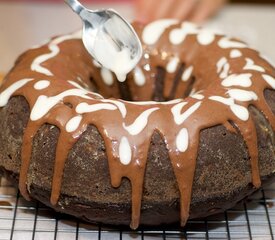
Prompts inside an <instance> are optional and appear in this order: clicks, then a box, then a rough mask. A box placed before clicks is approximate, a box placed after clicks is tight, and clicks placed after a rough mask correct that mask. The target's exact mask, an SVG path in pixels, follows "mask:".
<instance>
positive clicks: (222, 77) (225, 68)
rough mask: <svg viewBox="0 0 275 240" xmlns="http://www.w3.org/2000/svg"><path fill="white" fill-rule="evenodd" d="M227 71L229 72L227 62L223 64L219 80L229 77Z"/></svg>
mask: <svg viewBox="0 0 275 240" xmlns="http://www.w3.org/2000/svg"><path fill="white" fill-rule="evenodd" d="M229 71H230V65H229V63H228V62H227V63H226V64H224V66H223V70H222V72H221V74H220V78H221V79H224V78H227V77H228V75H229Z"/></svg>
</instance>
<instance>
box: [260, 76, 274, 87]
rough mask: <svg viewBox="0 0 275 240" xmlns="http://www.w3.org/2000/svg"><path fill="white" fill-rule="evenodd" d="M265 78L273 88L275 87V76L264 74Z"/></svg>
mask: <svg viewBox="0 0 275 240" xmlns="http://www.w3.org/2000/svg"><path fill="white" fill-rule="evenodd" d="M262 76H263V79H264V80H265V81H266V82H267V83H268V84H269V85H270V86H271V87H272V88H273V89H275V78H274V77H272V76H270V75H267V74H263V75H262Z"/></svg>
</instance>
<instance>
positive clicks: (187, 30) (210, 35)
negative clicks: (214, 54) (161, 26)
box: [169, 22, 216, 45]
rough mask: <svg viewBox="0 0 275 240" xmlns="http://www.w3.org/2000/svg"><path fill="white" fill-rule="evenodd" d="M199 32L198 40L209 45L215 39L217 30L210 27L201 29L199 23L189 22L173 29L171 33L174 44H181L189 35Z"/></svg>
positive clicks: (170, 38)
mask: <svg viewBox="0 0 275 240" xmlns="http://www.w3.org/2000/svg"><path fill="white" fill-rule="evenodd" d="M191 34H197V36H196V37H197V41H198V43H199V44H201V45H209V44H211V43H212V42H214V40H215V34H216V33H215V32H214V31H213V30H210V29H207V30H205V29H199V28H198V26H197V25H195V24H193V23H189V22H184V23H182V24H181V27H180V28H176V29H173V30H172V31H171V32H170V34H169V40H170V42H171V43H172V44H175V45H177V44H181V43H182V42H183V41H184V40H185V38H186V37H187V36H188V35H191Z"/></svg>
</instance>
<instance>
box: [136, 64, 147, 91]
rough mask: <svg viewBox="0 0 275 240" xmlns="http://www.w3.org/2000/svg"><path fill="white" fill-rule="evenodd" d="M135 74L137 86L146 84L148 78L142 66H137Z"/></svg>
mask: <svg viewBox="0 0 275 240" xmlns="http://www.w3.org/2000/svg"><path fill="white" fill-rule="evenodd" d="M133 75H134V81H135V83H136V85H137V86H139V87H141V86H143V85H144V84H145V82H146V79H145V76H144V74H143V72H142V70H141V68H140V67H135V69H134V72H133Z"/></svg>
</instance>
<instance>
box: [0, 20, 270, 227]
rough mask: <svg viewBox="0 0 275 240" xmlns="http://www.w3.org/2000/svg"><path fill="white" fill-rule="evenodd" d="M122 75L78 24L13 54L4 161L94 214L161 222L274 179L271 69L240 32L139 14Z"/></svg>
mask: <svg viewBox="0 0 275 240" xmlns="http://www.w3.org/2000/svg"><path fill="white" fill-rule="evenodd" d="M133 26H134V28H135V30H136V32H137V33H138V35H139V37H140V39H141V41H142V43H143V51H144V55H143V58H142V59H141V61H140V63H139V64H138V66H136V68H135V69H134V70H133V71H132V72H131V73H130V74H128V76H127V80H126V81H125V82H123V83H121V82H118V81H116V79H115V76H114V74H112V73H111V72H110V71H108V70H107V69H104V68H101V67H100V66H99V65H98V64H97V63H96V62H95V61H93V60H92V59H91V58H90V56H89V55H88V53H87V52H86V50H85V48H84V47H83V44H82V42H81V40H80V34H79V33H74V34H71V35H65V36H60V37H56V38H53V39H52V40H51V41H50V42H49V43H47V44H45V45H43V46H40V47H37V48H33V49H31V50H28V51H27V52H25V53H24V54H22V55H21V56H20V57H19V58H18V59H17V61H16V63H15V66H14V67H13V68H12V70H11V71H10V72H9V73H8V75H7V76H6V77H5V79H4V83H3V84H2V86H1V89H0V92H1V93H0V106H1V110H0V124H1V126H2V131H1V133H0V142H1V144H0V169H1V173H2V174H4V175H5V176H8V177H9V178H11V179H13V180H14V181H15V182H18V184H19V189H20V192H21V194H22V195H23V196H24V197H25V198H26V199H30V198H34V199H37V200H39V201H41V202H42V203H44V204H46V205H48V206H50V207H52V208H54V209H55V210H56V211H60V212H64V213H68V214H71V215H74V216H76V217H79V218H82V219H84V220H87V221H90V222H102V223H105V224H115V225H120V224H123V225H128V224H130V225H131V227H132V228H134V229H135V228H137V227H138V226H139V224H144V225H160V224H170V223H175V222H180V223H181V225H185V223H186V221H187V220H188V219H189V218H196V217H203V216H207V215H210V214H214V213H217V212H221V211H223V210H225V209H227V208H229V207H232V206H233V205H234V204H236V202H238V201H240V200H241V199H243V198H245V197H246V196H247V195H249V194H251V193H252V192H254V191H255V190H256V189H258V188H259V187H260V186H261V184H265V183H268V182H269V181H271V180H272V179H273V178H274V169H275V155H274V129H275V119H274V113H275V93H274V89H275V78H274V77H275V69H274V67H273V66H272V65H271V64H269V63H268V62H267V61H266V60H265V59H264V58H262V57H261V56H260V54H259V53H258V52H257V51H255V50H253V49H251V48H250V47H249V46H247V45H246V44H245V43H244V42H242V41H239V40H237V39H232V38H229V37H227V36H224V35H221V34H219V33H215V32H214V31H211V30H206V29H204V28H200V27H197V26H195V25H193V24H191V23H188V22H183V23H181V22H178V21H176V20H173V19H165V20H159V21H156V22H152V23H150V24H148V25H146V26H143V25H141V24H139V23H134V24H133Z"/></svg>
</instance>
